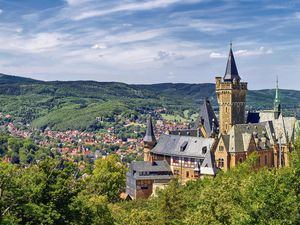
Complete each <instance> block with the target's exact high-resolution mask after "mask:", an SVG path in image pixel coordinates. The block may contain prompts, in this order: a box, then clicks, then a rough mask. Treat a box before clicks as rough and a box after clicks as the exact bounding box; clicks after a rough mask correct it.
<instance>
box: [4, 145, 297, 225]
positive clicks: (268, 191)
mask: <svg viewBox="0 0 300 225" xmlns="http://www.w3.org/2000/svg"><path fill="white" fill-rule="evenodd" d="M256 157H257V156H256V155H252V156H251V157H249V159H248V160H247V161H246V162H245V163H243V164H240V165H239V166H238V167H236V168H234V169H232V170H230V171H229V172H227V173H221V172H220V173H218V175H217V176H216V177H215V178H213V179H212V178H205V179H203V180H201V179H199V180H197V181H191V182H189V183H187V184H186V185H181V184H180V183H178V181H177V180H176V178H175V179H174V180H172V181H171V183H170V184H169V186H168V187H167V188H166V189H164V190H160V191H159V192H158V193H157V196H155V197H151V198H150V199H148V200H137V201H121V200H120V198H119V195H120V193H121V192H122V191H124V188H125V173H126V166H125V165H124V164H122V163H121V162H120V161H119V158H118V157H117V156H116V155H110V156H109V157H107V158H105V159H97V160H96V162H95V167H94V169H93V170H92V171H91V172H90V173H83V172H82V171H81V170H80V169H79V168H78V166H77V165H76V164H74V163H73V162H69V161H64V160H62V159H59V158H56V157H46V158H45V159H44V160H41V161H38V162H36V163H31V164H27V165H16V164H9V163H5V162H1V163H0V224H100V225H101V224H103V225H104V224H105V225H106V224H116V225H126V224H129V225H130V224H132V225H138V224H139V225H146V224H147V225H148V224H161V225H171V224H172V225H175V224H191V225H192V224H195V225H196V224H199V225H202V224H203V225H205V224H207V225H208V224H218V225H219V224H220V225H221V224H237V225H240V224H245V225H246V224H247V225H248V224H249V225H250V224H262V225H265V224H272V225H275V224H278V225H279V224H280V225H282V224H299V221H300V179H299V178H300V142H299V141H298V142H297V143H296V148H295V150H294V151H293V152H292V153H291V156H290V157H291V163H290V166H289V167H284V168H280V169H275V168H264V169H261V170H258V171H257V170H255V169H254V166H255V163H256V161H257V159H256Z"/></svg>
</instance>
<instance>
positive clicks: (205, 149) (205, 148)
mask: <svg viewBox="0 0 300 225" xmlns="http://www.w3.org/2000/svg"><path fill="white" fill-rule="evenodd" d="M206 152H207V147H206V146H204V147H203V148H202V154H206Z"/></svg>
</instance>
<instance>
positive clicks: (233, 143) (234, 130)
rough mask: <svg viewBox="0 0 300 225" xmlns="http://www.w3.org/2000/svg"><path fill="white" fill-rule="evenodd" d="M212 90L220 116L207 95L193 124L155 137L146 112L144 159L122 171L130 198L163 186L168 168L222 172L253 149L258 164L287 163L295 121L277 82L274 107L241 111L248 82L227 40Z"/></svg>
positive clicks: (182, 173)
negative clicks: (285, 112) (284, 107)
mask: <svg viewBox="0 0 300 225" xmlns="http://www.w3.org/2000/svg"><path fill="white" fill-rule="evenodd" d="M216 95H217V100H218V104H219V117H218V118H219V120H218V119H217V117H216V115H215V113H214V110H213V108H212V106H211V103H210V101H209V100H208V99H206V100H205V101H204V103H203V105H202V107H201V110H200V114H199V118H198V120H197V121H196V123H195V126H194V128H193V129H189V130H176V131H169V133H168V134H163V135H161V137H160V138H159V140H158V141H157V140H156V137H155V135H154V127H153V124H152V118H151V116H150V117H149V119H148V122H147V129H146V135H145V137H144V162H139V166H138V168H139V170H135V169H134V165H135V164H136V163H137V162H133V163H132V164H131V166H130V167H129V171H128V173H127V193H128V194H129V195H130V196H131V198H147V197H149V196H150V195H151V194H152V193H154V192H155V187H159V186H160V187H162V186H165V185H166V184H167V183H168V182H169V180H170V179H171V176H170V171H171V172H172V175H173V176H177V177H178V178H179V180H180V181H181V182H182V183H185V182H187V181H189V180H195V179H199V178H203V177H207V176H210V177H213V176H215V175H216V173H217V171H218V170H223V171H227V170H229V169H231V168H233V167H235V166H236V165H238V164H239V163H242V162H244V161H245V160H246V159H247V157H248V156H249V155H250V154H251V153H253V152H256V153H257V155H258V161H257V164H256V167H257V168H260V167H282V166H286V165H288V163H289V158H288V153H289V152H290V151H291V150H292V149H293V142H294V139H295V137H296V131H295V130H296V129H295V127H296V124H297V123H296V122H297V120H296V118H295V117H285V116H284V115H283V113H282V112H281V102H280V96H279V88H278V81H277V87H276V96H275V101H274V108H273V109H272V110H265V111H261V112H248V113H247V115H246V111H245V107H246V95H247V82H242V81H241V77H240V75H239V73H238V69H237V66H236V63H235V59H234V54H233V51H232V45H230V50H229V56H228V60H227V66H226V70H225V75H224V76H223V77H216ZM162 162H164V164H163V166H162ZM158 165H160V166H158ZM166 174H168V176H166Z"/></svg>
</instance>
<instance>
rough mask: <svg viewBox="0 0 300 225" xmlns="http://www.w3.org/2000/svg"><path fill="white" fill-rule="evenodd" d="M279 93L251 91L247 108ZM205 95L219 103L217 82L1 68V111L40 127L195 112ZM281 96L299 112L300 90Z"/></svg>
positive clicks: (262, 105)
mask: <svg viewBox="0 0 300 225" xmlns="http://www.w3.org/2000/svg"><path fill="white" fill-rule="evenodd" d="M274 93H275V91H274V90H258V91H249V93H248V99H247V108H248V109H251V110H258V109H267V108H271V107H272V106H273V98H274ZM205 97H210V98H211V100H212V102H213V104H214V105H215V108H216V109H217V102H216V96H215V86H214V84H172V83H164V84H152V85H128V84H124V83H117V82H95V81H68V82H62V81H54V82H44V81H38V80H33V79H28V78H22V77H17V76H9V75H3V74H0V111H1V112H3V113H9V114H11V115H13V117H14V118H15V120H16V121H21V122H22V123H31V124H32V125H33V126H34V127H37V128H43V127H47V126H50V127H51V128H53V129H56V130H66V129H82V130H85V129H91V130H93V129H97V128H100V127H101V125H100V124H99V118H100V120H102V121H104V122H107V123H109V122H114V121H117V120H121V119H125V118H129V117H132V116H136V115H137V116H138V115H141V114H143V113H147V112H148V111H149V110H153V109H155V108H162V107H164V108H166V109H167V110H168V111H170V112H171V113H175V114H176V113H177V114H182V115H183V111H184V110H187V109H188V110H190V111H191V113H193V112H196V111H197V110H198V109H199V106H200V103H201V102H202V101H203V99H205ZM281 97H282V102H283V108H284V109H285V111H286V112H287V113H289V114H294V113H295V112H298V114H299V104H300V91H294V90H281ZM96 118H97V119H96ZM102 124H103V123H102Z"/></svg>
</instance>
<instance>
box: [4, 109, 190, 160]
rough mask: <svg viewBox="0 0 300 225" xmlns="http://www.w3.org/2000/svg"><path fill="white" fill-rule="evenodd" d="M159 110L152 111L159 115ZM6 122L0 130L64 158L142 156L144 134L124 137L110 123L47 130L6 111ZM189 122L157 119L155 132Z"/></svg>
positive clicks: (159, 132) (185, 126)
mask: <svg viewBox="0 0 300 225" xmlns="http://www.w3.org/2000/svg"><path fill="white" fill-rule="evenodd" d="M159 112H160V110H159V109H158V111H157V112H152V113H153V114H156V115H158V113H159ZM3 118H5V122H3V124H2V125H1V126H0V130H1V131H2V132H4V133H8V134H10V135H12V136H14V137H20V138H31V139H33V140H34V142H35V143H36V144H37V145H39V146H41V147H46V148H50V149H51V150H52V151H53V152H58V153H60V154H61V156H62V157H63V158H66V159H68V160H77V161H78V160H80V159H82V158H83V157H85V158H89V159H91V160H95V159H97V158H99V157H106V156H107V155H108V154H111V153H115V154H117V155H118V156H119V157H120V158H121V159H122V160H123V161H124V162H130V161H131V160H134V159H142V158H143V151H142V149H143V138H142V136H140V137H137V138H122V137H119V135H118V133H119V131H118V130H115V128H114V127H109V128H107V129H106V130H103V131H101V132H97V131H95V132H87V131H79V130H67V131H53V130H51V129H50V128H46V129H44V130H40V129H34V128H32V127H30V126H29V125H27V126H24V125H22V124H21V125H20V123H17V124H15V123H14V122H13V116H11V115H9V114H8V115H5V116H3ZM133 124H134V126H135V127H141V129H145V125H144V124H140V123H139V121H134V120H126V122H125V124H124V127H129V126H133ZM188 126H189V123H187V122H181V121H176V120H171V121H170V120H162V119H157V120H156V125H155V128H156V133H155V134H156V136H157V137H159V136H160V135H161V134H164V133H166V132H168V131H169V130H178V129H186V128H188ZM135 133H137V131H135Z"/></svg>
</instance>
